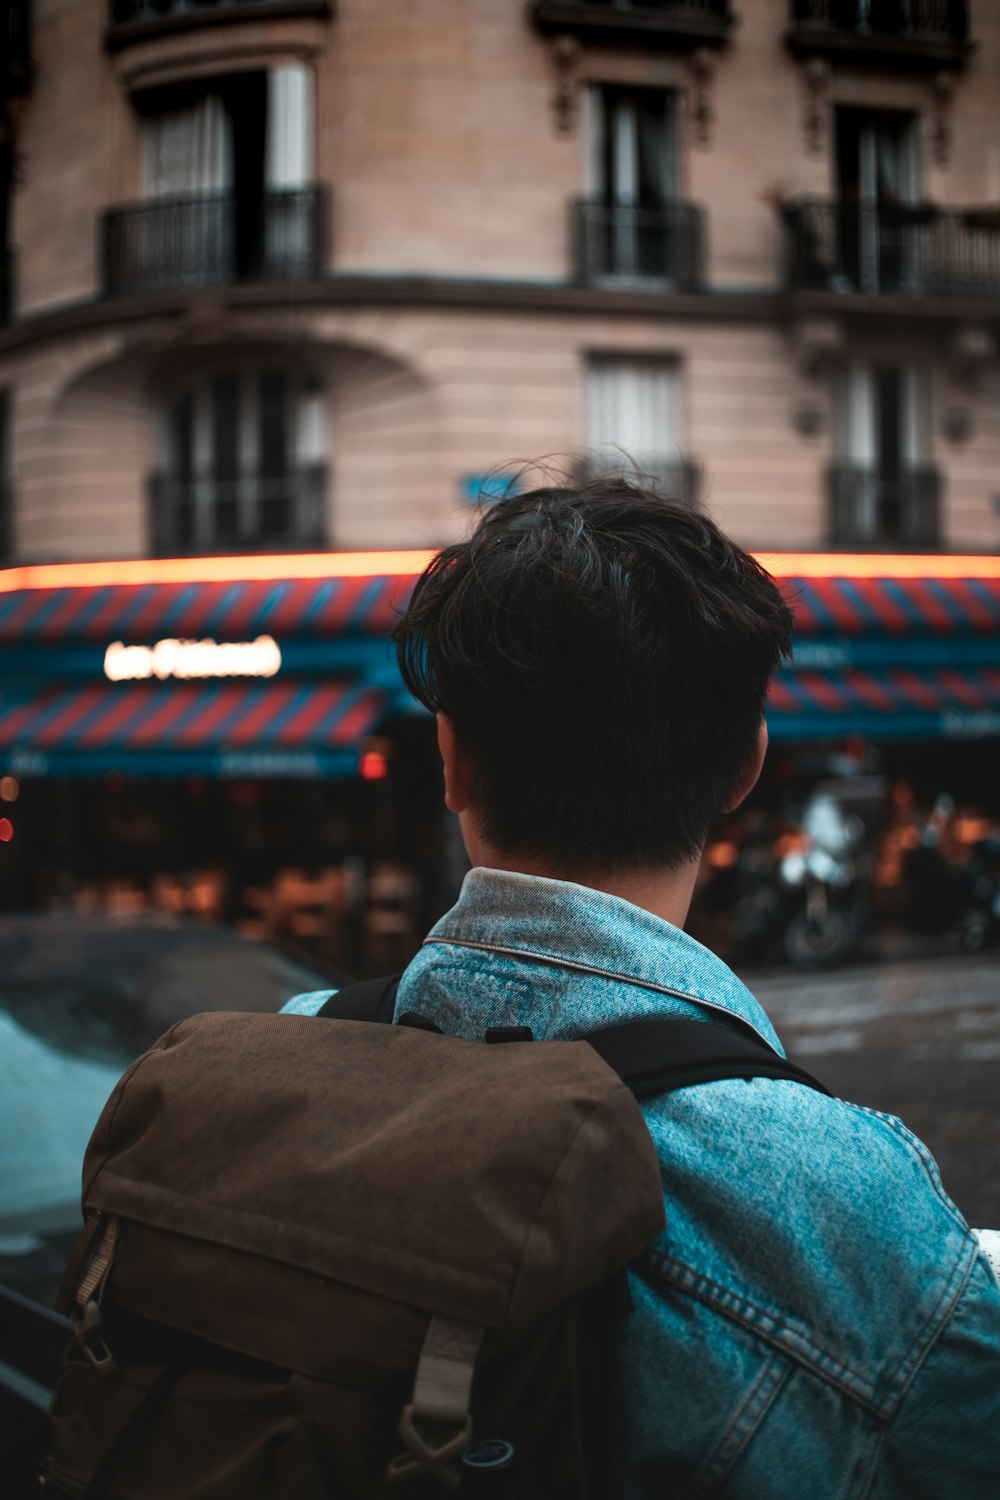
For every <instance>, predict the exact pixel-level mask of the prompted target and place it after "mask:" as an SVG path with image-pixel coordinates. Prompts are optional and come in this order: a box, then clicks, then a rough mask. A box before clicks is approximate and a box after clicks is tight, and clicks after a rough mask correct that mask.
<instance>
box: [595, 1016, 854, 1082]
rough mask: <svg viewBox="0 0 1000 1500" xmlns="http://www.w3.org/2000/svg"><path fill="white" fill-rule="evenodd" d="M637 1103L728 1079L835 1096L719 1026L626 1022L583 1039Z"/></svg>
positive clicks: (681, 1020)
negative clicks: (770, 1081) (780, 1083)
mask: <svg viewBox="0 0 1000 1500" xmlns="http://www.w3.org/2000/svg"><path fill="white" fill-rule="evenodd" d="M583 1040H584V1041H588V1042H589V1043H590V1045H591V1046H592V1047H593V1049H594V1051H595V1052H597V1053H598V1054H599V1056H601V1057H603V1059H604V1061H605V1062H606V1063H607V1064H608V1066H609V1067H610V1068H614V1070H615V1072H616V1073H617V1074H618V1076H619V1078H621V1080H622V1082H623V1083H627V1084H628V1086H629V1088H630V1089H631V1090H632V1092H633V1094H634V1095H635V1096H636V1098H637V1099H649V1098H652V1097H653V1095H655V1094H669V1093H670V1092H671V1091H672V1090H673V1089H683V1088H690V1087H691V1085H692V1084H696V1083H714V1082H716V1081H717V1080H719V1079H723V1078H790V1079H792V1080H793V1081H794V1082H795V1083H803V1084H805V1085H806V1086H807V1087H808V1088H812V1089H817V1090H818V1091H819V1092H820V1093H821V1094H829V1092H830V1090H829V1089H828V1088H826V1087H825V1086H824V1085H823V1084H822V1083H820V1082H819V1081H818V1080H817V1079H815V1078H814V1077H813V1076H812V1074H811V1073H807V1072H806V1071H805V1069H804V1068H800V1067H797V1066H796V1064H795V1063H792V1062H788V1061H787V1060H786V1059H785V1058H783V1057H779V1056H778V1054H777V1052H774V1051H772V1050H771V1048H770V1047H769V1046H768V1045H767V1043H766V1042H763V1041H758V1040H757V1039H756V1037H753V1036H751V1035H750V1034H749V1033H746V1032H742V1031H734V1030H732V1029H731V1028H730V1027H728V1026H722V1025H719V1024H717V1023H714V1022H711V1021H709V1022H706V1021H692V1020H688V1019H687V1018H685V1017H682V1016H648V1017H646V1018H645V1019H644V1020H641V1021H624V1022H622V1024H621V1025H620V1026H609V1027H608V1028H607V1029H606V1030H604V1031H592V1032H590V1033H589V1035H588V1036H586V1037H584V1038H583Z"/></svg>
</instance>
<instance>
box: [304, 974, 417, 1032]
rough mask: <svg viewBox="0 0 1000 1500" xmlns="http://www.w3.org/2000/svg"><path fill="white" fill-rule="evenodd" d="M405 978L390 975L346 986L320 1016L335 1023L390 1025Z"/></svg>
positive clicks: (327, 1003)
mask: <svg viewBox="0 0 1000 1500" xmlns="http://www.w3.org/2000/svg"><path fill="white" fill-rule="evenodd" d="M402 977H403V976H402V974H389V975H387V976H386V975H383V976H382V978H381V979H359V980H358V981H357V983H356V984H346V985H345V986H344V988H343V989H342V990H338V991H337V993H336V994H335V995H331V996H330V998H329V1000H327V1002H326V1003H325V1005H322V1006H320V1008H319V1010H318V1011H317V1012H316V1014H317V1015H318V1016H323V1017H325V1018H326V1019H327V1020H334V1021H384V1022H386V1023H387V1024H388V1023H390V1022H391V1021H392V1013H393V1010H394V1008H395V1005H396V991H397V990H398V989H399V981H400V980H401V979H402Z"/></svg>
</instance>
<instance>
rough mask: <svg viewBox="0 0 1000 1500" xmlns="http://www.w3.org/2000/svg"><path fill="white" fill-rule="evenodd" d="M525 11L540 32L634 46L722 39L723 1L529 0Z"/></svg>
mask: <svg viewBox="0 0 1000 1500" xmlns="http://www.w3.org/2000/svg"><path fill="white" fill-rule="evenodd" d="M528 14H529V15H530V17H531V19H532V20H533V21H534V23H535V25H536V26H537V27H538V29H539V31H542V32H546V33H557V34H566V33H569V34H570V35H571V36H578V37H579V38H580V40H581V41H585V42H631V43H632V44H633V45H634V46H637V47H656V46H661V47H681V48H687V47H704V46H713V45H714V46H718V45H719V44H720V43H722V42H724V41H725V39H726V37H727V35H728V33H729V29H730V27H731V26H732V24H733V19H734V18H733V13H732V11H731V9H730V5H729V0H532V4H531V5H530V6H529V8H528Z"/></svg>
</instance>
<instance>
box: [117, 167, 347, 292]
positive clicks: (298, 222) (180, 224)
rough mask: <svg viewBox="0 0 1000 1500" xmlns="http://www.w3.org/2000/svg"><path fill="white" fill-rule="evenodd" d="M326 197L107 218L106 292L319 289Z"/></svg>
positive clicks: (132, 211)
mask: <svg viewBox="0 0 1000 1500" xmlns="http://www.w3.org/2000/svg"><path fill="white" fill-rule="evenodd" d="M326 206H327V192H326V189H325V188H323V187H320V186H312V187H307V188H296V189H292V190H288V191H281V192H272V193H265V194H264V195H263V197H262V198H260V199H258V200H257V201H255V202H253V203H251V204H244V203H241V202H240V200H238V199H237V198H234V197H233V196H232V195H231V194H221V193H213V194H211V195H206V196H203V197H185V198H161V199H155V200H151V201H150V202H148V203H137V204H130V205H129V206H127V207H124V208H112V209H109V210H108V212H107V213H106V214H105V216H104V221H103V226H102V247H101V248H102V256H103V276H104V290H105V292H106V293H107V295H108V296H110V297H129V296H136V295H139V294H142V293H146V292H162V291H171V290H178V289H186V290H194V289H196V288H198V287H208V286H228V285H232V284H233V283H234V282H240V281H314V280H315V279H316V278H317V277H319V276H321V275H322V274H323V270H324V267H325V264H326Z"/></svg>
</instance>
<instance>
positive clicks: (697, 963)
mask: <svg viewBox="0 0 1000 1500" xmlns="http://www.w3.org/2000/svg"><path fill="white" fill-rule="evenodd" d="M328 993H329V992H321V993H319V994H316V995H309V996H300V997H298V998H297V999H296V1000H294V1001H291V1002H290V1004H289V1005H288V1006H287V1007H286V1009H288V1010H292V1011H297V1012H300V1013H302V1012H304V1013H309V1012H315V1011H316V1010H317V1009H318V1008H319V1006H320V1005H321V1004H322V1003H323V1001H324V1000H325V999H326V998H327V994H328ZM396 1007H397V1011H396V1013H397V1015H399V1014H401V1013H402V1012H403V1011H407V1010H412V1011H419V1012H420V1013H421V1014H422V1015H424V1016H427V1017H429V1018H431V1019H432V1020H434V1021H436V1022H437V1023H438V1024H439V1025H440V1026H441V1028H442V1029H443V1030H444V1031H446V1032H449V1033H451V1034H453V1035H457V1036H468V1037H476V1036H481V1035H482V1034H483V1032H484V1031H485V1030H486V1028H487V1027H489V1026H510V1025H527V1026H530V1027H531V1028H532V1030H533V1032H534V1034H535V1036H536V1038H539V1039H548V1038H556V1037H561V1038H572V1037H576V1036H579V1035H580V1034H581V1033H583V1032H586V1031H591V1030H596V1029H598V1028H599V1027H602V1026H609V1025H612V1024H614V1023H615V1022H618V1021H623V1020H628V1019H633V1018H636V1017H639V1016H648V1015H654V1014H656V1015H664V1014H665V1015H678V1016H692V1017H696V1018H700V1019H702V1020H714V1021H718V1022H721V1023H722V1024H723V1025H725V1024H732V1022H731V1020H730V1019H729V1018H731V1017H734V1016H738V1017H739V1018H740V1019H741V1020H743V1021H744V1022H747V1023H749V1024H750V1025H751V1026H752V1027H754V1028H755V1029H756V1031H757V1032H758V1033H759V1034H760V1036H761V1037H763V1038H764V1040H765V1041H766V1042H768V1043H769V1044H770V1045H771V1046H772V1047H773V1048H775V1050H776V1051H779V1052H780V1051H781V1044H780V1042H779V1041H778V1038H777V1036H776V1035H775V1033H774V1030H773V1028H772V1026H771V1024H770V1022H769V1021H768V1019H767V1017H766V1015H765V1014H764V1012H763V1010H762V1009H761V1007H760V1006H759V1005H758V1003H757V1002H756V1000H755V999H754V998H753V996H752V995H751V994H750V992H749V991H748V990H747V989H746V988H745V987H744V985H743V984H741V983H740V981H739V980H738V979H737V978H736V976H735V975H734V974H733V973H732V972H731V971H730V970H729V969H728V968H727V967H726V966H725V964H723V963H722V962H721V960H719V959H718V958H716V957H715V955H714V954H712V953H710V952H708V950H707V949H705V948H703V947H702V946H701V944H700V943H697V942H695V941H694V940H693V939H692V938H690V937H688V936H687V935H686V934H685V933H683V932H681V931H679V930H678V929H677V928H675V927H672V926H671V925H670V924H669V923H667V922H664V921H662V920H660V919H659V918H658V917H654V916H652V915H651V914H650V913H649V912H646V911H643V910H641V909H639V908H638V907H635V906H632V905H631V904H630V903H628V902H626V901H622V900H620V899H619V898H618V897H615V896H610V895H606V894H604V893H602V892H598V891H593V890H589V889H586V888H584V887H582V886H578V885H571V884H569V883H566V882H563V881H554V880H543V879H538V878H536V877H532V876H526V875H517V874H509V873H504V872H499V871H494V870H482V869H477V870H473V871H472V872H471V873H470V874H469V875H468V876H467V877H466V881H465V884H464V886H463V888H462V894H461V896H460V898H459V901H458V903H457V905H456V906H455V907H454V908H453V909H452V910H451V911H450V912H449V913H448V914H447V915H446V916H445V917H443V918H442V919H441V921H440V922H438V924H437V925H436V926H435V927H434V928H433V930H432V931H431V933H430V935H429V936H428V938H427V941H426V943H425V945H424V947H423V948H422V949H421V952H420V953H419V954H418V956H417V957H416V958H415V959H414V961H413V962H412V963H411V964H410V966H409V968H408V969H407V970H406V972H405V974H404V975H403V978H402V981H401V983H400V987H399V995H398V999H397V1002H396ZM643 1113H644V1115H645V1118H646V1121H647V1124H648V1125H649V1129H650V1131H651V1133H652V1136H653V1139H654V1141H655V1142H656V1146H657V1150H658V1153H659V1158H660V1164H661V1169H662V1174H663V1190H664V1194H665V1198H666V1210H667V1227H666V1229H665V1230H664V1232H663V1234H662V1235H661V1236H660V1237H659V1239H658V1240H657V1241H656V1242H655V1243H654V1244H653V1245H652V1246H651V1247H650V1248H649V1250H648V1251H647V1252H646V1253H645V1254H644V1255H643V1256H642V1257H641V1259H640V1260H639V1261H638V1262H637V1263H636V1264H635V1265H634V1267H633V1269H632V1271H631V1272H630V1277H631V1283H632V1291H633V1299H634V1304H635V1306H634V1311H633V1313H632V1315H631V1316H630V1317H629V1318H628V1319H627V1320H626V1331H625V1333H624V1335H623V1337H624V1348H623V1351H622V1353H623V1370H624V1372H625V1388H624V1393H623V1395H624V1405H623V1411H622V1412H621V1413H620V1414H619V1415H620V1421H621V1423H622V1428H621V1429H620V1430H622V1431H623V1433H624V1441H623V1443H622V1446H621V1453H622V1464H623V1469H622V1475H621V1484H620V1487H618V1488H616V1500H618V1497H621V1500H652V1497H659V1496H660V1495H662V1494H664V1493H665V1492H666V1488H667V1481H668V1478H670V1477H671V1476H674V1477H676V1475H677V1474H678V1473H680V1474H682V1475H683V1476H684V1482H683V1484H682V1486H681V1488H680V1489H679V1490H678V1491H676V1493H677V1494H678V1495H683V1496H684V1497H685V1500H695V1497H697V1500H703V1497H708V1496H720V1497H727V1500H730V1497H731V1500H890V1497H892V1500H997V1497H1000V1287H998V1285H997V1283H996V1280H995V1278H994V1276H993V1273H992V1271H991V1269H990V1267H989V1265H988V1263H987V1261H986V1259H985V1257H984V1256H983V1255H982V1254H981V1253H979V1248H978V1242H977V1240H976V1238H975V1236H974V1235H973V1234H972V1232H971V1231H970V1229H969V1228H968V1226H967V1225H966V1223H965V1221H964V1220H963V1218H962V1216H961V1215H960V1214H959V1212H958V1210H957V1209H956V1208H955V1207H954V1205H953V1204H952V1203H951V1202H950V1201H949V1199H948V1198H947V1197H946V1195H945V1193H944V1191H943V1189H942V1186H941V1181H940V1178H939V1175H938V1171H937V1168H936V1166H935V1164H934V1162H933V1160H932V1158H931V1156H930V1155H929V1153H928V1151H927V1150H926V1148H925V1147H924V1146H923V1145H922V1144H921V1143H920V1142H919V1141H918V1140H917V1139H916V1138H915V1137H914V1136H913V1135H911V1134H910V1132H909V1131H908V1130H906V1128H905V1127H904V1126H903V1125H902V1124H900V1122H899V1121H898V1120H896V1119H894V1118H892V1117H891V1116H889V1115H883V1114H880V1113H878V1112H876V1111H873V1110H869V1109H861V1108H859V1107H858V1106H856V1105H852V1104H846V1103H843V1102H841V1101H839V1100H834V1099H829V1098H827V1097H826V1096H824V1095H822V1094H818V1093H816V1092H815V1091H814V1090H812V1089H808V1088H805V1087H803V1086H801V1085H799V1084H796V1083H791V1082H787V1081H783V1080H772V1079H763V1078H761V1079H754V1080H752V1081H746V1080H742V1079H733V1080H728V1081H724V1082H718V1083H712V1084H705V1085H700V1086H698V1087H696V1088H690V1089H684V1090H681V1091H679V1092H677V1093H673V1094H670V1095H667V1096H665V1097H663V1098H660V1099H652V1100H649V1101H647V1102H644V1104H643ZM671 1493H675V1492H674V1491H673V1490H671Z"/></svg>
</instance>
